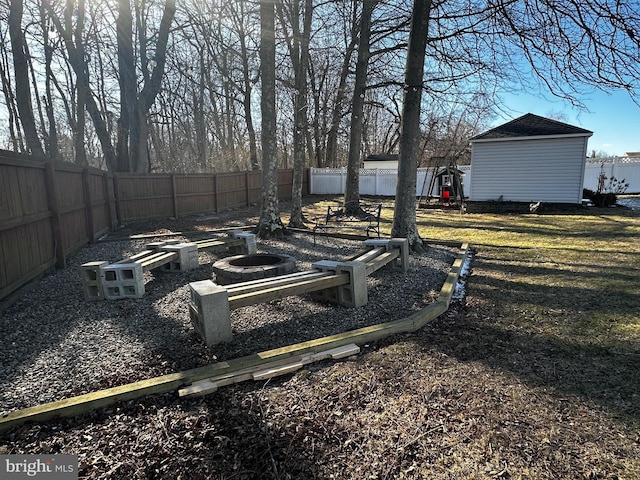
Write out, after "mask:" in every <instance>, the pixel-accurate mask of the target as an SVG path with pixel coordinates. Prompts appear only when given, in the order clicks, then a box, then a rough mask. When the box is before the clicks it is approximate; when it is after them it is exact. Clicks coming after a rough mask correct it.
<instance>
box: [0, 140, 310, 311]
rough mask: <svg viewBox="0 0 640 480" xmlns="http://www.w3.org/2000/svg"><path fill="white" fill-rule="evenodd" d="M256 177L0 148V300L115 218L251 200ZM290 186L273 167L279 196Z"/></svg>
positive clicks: (255, 196)
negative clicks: (44, 156) (159, 169)
mask: <svg viewBox="0 0 640 480" xmlns="http://www.w3.org/2000/svg"><path fill="white" fill-rule="evenodd" d="M304 178H305V186H304V188H303V194H306V193H308V174H307V175H305V176H304ZM261 185H262V173H261V172H260V171H251V172H229V173H217V174H201V175H200V174H198V175H195V174H194V175H181V174H171V175H169V174H166V175H165V174H153V175H138V174H111V173H107V172H104V171H102V170H97V169H94V168H84V167H81V166H78V165H75V164H69V163H61V162H46V163H45V162H38V161H33V160H32V159H31V158H30V157H29V156H27V155H24V154H18V153H14V152H8V151H3V150H0V300H2V299H3V298H5V297H7V296H8V295H10V294H11V293H13V292H14V291H16V290H17V289H18V288H20V287H21V286H23V285H24V284H26V283H28V282H29V281H30V280H32V279H34V278H36V277H38V276H39V275H41V274H42V273H44V272H46V271H48V270H51V269H53V268H55V267H58V268H63V267H64V265H65V263H66V259H67V258H68V256H69V255H72V254H73V253H75V252H77V251H78V250H79V249H80V248H82V247H83V246H84V245H86V244H87V243H92V242H95V241H96V240H97V239H98V238H100V236H102V235H103V234H105V233H107V232H108V231H110V230H112V229H113V228H114V227H116V226H117V225H119V224H121V223H123V222H130V221H135V220H141V219H146V218H154V217H155V218H162V217H179V216H185V215H193V214H198V213H209V212H220V211H224V210H228V209H231V208H236V207H242V206H248V205H252V204H255V203H258V202H259V201H260V196H261ZM292 187H293V171H292V170H280V171H279V172H278V193H279V197H280V199H281V200H288V199H291V192H292Z"/></svg>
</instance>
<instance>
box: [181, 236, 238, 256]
mask: <svg viewBox="0 0 640 480" xmlns="http://www.w3.org/2000/svg"><path fill="white" fill-rule="evenodd" d="M193 243H195V244H196V245H197V247H198V251H200V250H209V251H212V252H214V253H215V252H221V251H224V250H227V249H228V248H231V247H241V246H242V245H244V244H245V239H244V238H229V239H214V238H211V239H208V240H198V241H197V242H193Z"/></svg>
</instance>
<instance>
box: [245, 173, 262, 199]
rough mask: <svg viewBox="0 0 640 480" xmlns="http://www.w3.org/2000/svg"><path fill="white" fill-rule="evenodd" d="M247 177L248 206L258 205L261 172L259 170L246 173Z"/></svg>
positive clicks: (260, 192) (260, 190) (260, 195)
mask: <svg viewBox="0 0 640 480" xmlns="http://www.w3.org/2000/svg"><path fill="white" fill-rule="evenodd" d="M246 175H247V196H248V201H247V204H248V205H253V204H254V203H260V201H261V200H262V172H261V171H260V170H252V171H250V172H246Z"/></svg>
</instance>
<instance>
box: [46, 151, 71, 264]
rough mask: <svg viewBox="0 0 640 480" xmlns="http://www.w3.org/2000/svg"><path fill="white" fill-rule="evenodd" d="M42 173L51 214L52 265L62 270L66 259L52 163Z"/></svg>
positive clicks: (47, 163) (47, 164) (48, 163)
mask: <svg viewBox="0 0 640 480" xmlns="http://www.w3.org/2000/svg"><path fill="white" fill-rule="evenodd" d="M44 171H45V182H46V185H47V197H48V200H49V211H50V212H51V232H52V236H53V244H54V248H55V250H54V256H55V257H54V264H55V266H56V268H64V264H65V262H66V258H65V254H64V244H63V243H62V231H61V230H60V211H59V210H58V196H57V193H56V178H55V175H56V171H55V166H54V165H53V162H46V163H45V170H44Z"/></svg>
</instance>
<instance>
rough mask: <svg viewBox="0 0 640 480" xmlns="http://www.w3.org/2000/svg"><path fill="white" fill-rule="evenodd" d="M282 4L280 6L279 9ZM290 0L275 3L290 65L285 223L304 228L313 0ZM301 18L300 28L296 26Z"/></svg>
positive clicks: (298, 25)
mask: <svg viewBox="0 0 640 480" xmlns="http://www.w3.org/2000/svg"><path fill="white" fill-rule="evenodd" d="M283 7H284V8H283ZM300 7H301V5H300V1H299V0H293V1H292V2H290V3H289V4H287V5H283V4H282V3H278V7H277V11H278V13H279V18H280V21H281V24H282V29H283V31H285V35H284V36H285V41H286V42H287V45H288V50H289V57H290V58H291V63H292V67H293V77H294V80H293V85H294V89H293V132H292V138H293V187H292V195H291V197H292V201H291V203H292V206H291V217H290V219H289V226H290V227H295V228H305V224H304V221H303V218H302V217H303V216H302V186H303V181H304V167H305V165H306V148H305V144H306V141H307V131H308V118H307V113H308V103H307V96H308V91H307V71H308V69H309V37H310V35H311V22H312V17H313V0H304V6H303V8H300ZM300 20H302V28H301V27H300ZM287 21H288V22H289V24H290V25H291V28H292V31H291V34H288V33H287Z"/></svg>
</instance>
